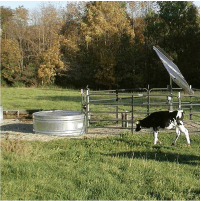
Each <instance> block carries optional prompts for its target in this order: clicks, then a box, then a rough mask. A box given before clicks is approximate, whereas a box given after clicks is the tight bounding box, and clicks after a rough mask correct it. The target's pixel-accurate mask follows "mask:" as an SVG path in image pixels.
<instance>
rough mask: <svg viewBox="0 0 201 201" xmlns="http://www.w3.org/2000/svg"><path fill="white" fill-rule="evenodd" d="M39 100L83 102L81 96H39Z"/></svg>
mask: <svg viewBox="0 0 201 201" xmlns="http://www.w3.org/2000/svg"><path fill="white" fill-rule="evenodd" d="M36 99H37V100H50V101H74V102H81V96H37V97H36Z"/></svg>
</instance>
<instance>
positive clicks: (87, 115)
mask: <svg viewBox="0 0 201 201" xmlns="http://www.w3.org/2000/svg"><path fill="white" fill-rule="evenodd" d="M88 126H89V88H87V94H86V133H87V132H88Z"/></svg>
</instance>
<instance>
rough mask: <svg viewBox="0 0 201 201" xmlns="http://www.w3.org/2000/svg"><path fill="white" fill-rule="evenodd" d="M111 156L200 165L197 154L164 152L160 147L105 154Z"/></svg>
mask: <svg viewBox="0 0 201 201" xmlns="http://www.w3.org/2000/svg"><path fill="white" fill-rule="evenodd" d="M104 155H106V156H110V157H127V158H130V159H145V160H155V161H158V162H175V163H178V164H189V165H199V164H200V157H199V156H196V155H190V154H189V155H188V154H178V153H164V152H161V151H160V149H156V151H153V152H150V151H147V152H145V151H130V152H119V153H113V154H104Z"/></svg>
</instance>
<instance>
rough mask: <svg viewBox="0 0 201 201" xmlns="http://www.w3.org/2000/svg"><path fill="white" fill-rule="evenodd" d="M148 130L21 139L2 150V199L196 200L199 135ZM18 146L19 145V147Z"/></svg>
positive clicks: (3, 142) (198, 197)
mask: <svg viewBox="0 0 201 201" xmlns="http://www.w3.org/2000/svg"><path fill="white" fill-rule="evenodd" d="M173 138H174V134H161V135H160V140H161V141H162V142H163V144H162V145H160V146H153V136H152V135H150V134H143V135H140V134H135V135H132V134H131V133H129V132H127V133H124V134H122V135H121V136H119V137H108V138H99V139H82V140H70V139H63V140H55V141H49V142H39V141H34V142H26V141H20V140H16V141H15V142H13V141H12V140H11V139H9V138H7V139H5V140H2V142H1V149H2V157H1V171H2V173H1V187H2V190H1V196H2V197H1V199H2V200H20V199H22V200H38V199H39V200H75V199H76V200H80V199H81V200H102V199H103V200H116V199H117V200H124V199H126V200H170V199H171V200H199V199H200V191H199V189H200V181H199V178H200V166H199V164H200V163H199V154H200V151H199V148H200V140H199V136H198V135H192V136H191V141H192V145H191V147H186V146H185V137H184V136H181V137H180V138H179V140H178V143H177V145H176V146H170V144H171V142H172V139H173ZM22 147H23V148H22Z"/></svg>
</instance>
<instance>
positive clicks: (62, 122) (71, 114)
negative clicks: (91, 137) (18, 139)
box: [33, 110, 85, 136]
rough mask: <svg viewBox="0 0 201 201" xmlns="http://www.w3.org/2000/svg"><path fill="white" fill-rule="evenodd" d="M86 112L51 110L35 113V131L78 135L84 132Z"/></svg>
mask: <svg viewBox="0 0 201 201" xmlns="http://www.w3.org/2000/svg"><path fill="white" fill-rule="evenodd" d="M84 116H85V115H84V114H82V113H80V112H75V111H66V110H51V111H40V112H35V113H34V114H33V129H34V132H35V133H42V134H49V135H66V136H68V135H70V136H75V135H76V136H77V135H81V134H83V133H84V130H85V129H84V125H85V124H84Z"/></svg>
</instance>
